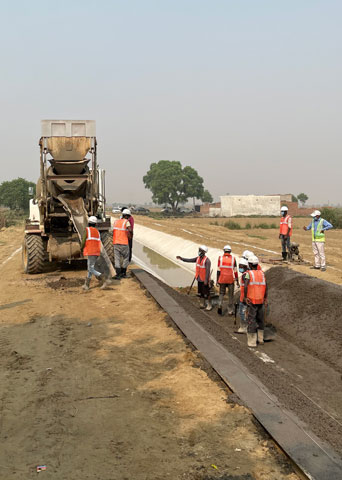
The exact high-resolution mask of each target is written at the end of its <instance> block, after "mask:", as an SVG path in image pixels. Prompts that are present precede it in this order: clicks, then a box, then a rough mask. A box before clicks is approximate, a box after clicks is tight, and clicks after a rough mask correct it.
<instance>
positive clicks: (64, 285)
mask: <svg viewBox="0 0 342 480" xmlns="http://www.w3.org/2000/svg"><path fill="white" fill-rule="evenodd" d="M83 283H84V279H82V278H65V277H60V278H59V279H58V280H54V281H50V282H47V286H48V287H50V288H52V289H53V290H65V289H68V288H75V287H81V286H82V285H83Z"/></svg>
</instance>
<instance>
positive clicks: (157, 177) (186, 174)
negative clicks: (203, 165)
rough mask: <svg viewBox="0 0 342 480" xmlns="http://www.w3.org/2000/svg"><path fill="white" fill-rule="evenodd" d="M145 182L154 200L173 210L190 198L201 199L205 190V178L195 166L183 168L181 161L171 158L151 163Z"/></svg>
mask: <svg viewBox="0 0 342 480" xmlns="http://www.w3.org/2000/svg"><path fill="white" fill-rule="evenodd" d="M143 182H144V184H145V188H148V189H149V190H151V192H152V200H153V202H155V203H158V204H159V205H160V204H168V205H170V206H171V208H172V210H173V211H176V210H177V208H178V205H179V204H180V203H185V202H186V201H187V200H188V198H194V199H195V198H198V199H201V198H202V197H203V195H204V192H205V190H204V186H203V178H202V177H200V176H199V175H198V173H197V171H196V170H195V169H194V168H192V167H189V166H187V167H184V168H182V165H181V163H180V162H176V161H170V160H160V161H159V162H158V163H151V165H150V169H149V171H148V172H147V173H146V175H145V176H144V177H143ZM208 193H209V192H208ZM209 195H210V194H209Z"/></svg>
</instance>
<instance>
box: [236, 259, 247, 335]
mask: <svg viewBox="0 0 342 480" xmlns="http://www.w3.org/2000/svg"><path fill="white" fill-rule="evenodd" d="M247 270H248V261H247V260H246V259H245V258H240V261H239V273H240V274H241V279H240V302H239V316H240V326H239V329H238V330H237V331H236V333H247V318H246V309H247V305H246V304H245V303H243V299H244V287H245V273H246V272H247Z"/></svg>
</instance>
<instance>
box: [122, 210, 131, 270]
mask: <svg viewBox="0 0 342 480" xmlns="http://www.w3.org/2000/svg"><path fill="white" fill-rule="evenodd" d="M124 210H129V209H128V208H127V207H122V208H121V213H122V212H123V211H124ZM129 211H130V210H129ZM121 218H122V217H121ZM128 221H129V223H130V225H131V228H132V236H131V238H129V239H128V247H129V256H128V261H129V262H131V260H132V251H133V234H134V217H133V215H132V214H131V215H130V216H129V217H128Z"/></svg>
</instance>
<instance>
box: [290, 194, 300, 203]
mask: <svg viewBox="0 0 342 480" xmlns="http://www.w3.org/2000/svg"><path fill="white" fill-rule="evenodd" d="M291 200H292V202H296V203H298V198H297V197H296V195H292V199H291Z"/></svg>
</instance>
